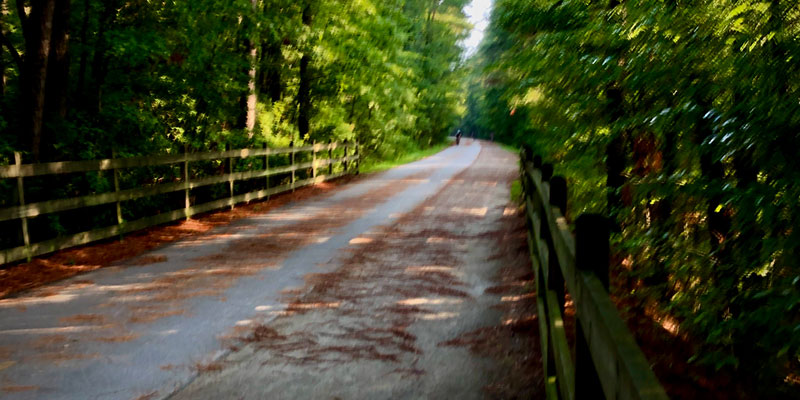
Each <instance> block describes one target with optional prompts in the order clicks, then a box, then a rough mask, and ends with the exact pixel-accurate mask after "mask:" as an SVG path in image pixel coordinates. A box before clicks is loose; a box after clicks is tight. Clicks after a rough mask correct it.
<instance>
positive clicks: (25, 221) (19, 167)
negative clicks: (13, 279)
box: [14, 151, 32, 262]
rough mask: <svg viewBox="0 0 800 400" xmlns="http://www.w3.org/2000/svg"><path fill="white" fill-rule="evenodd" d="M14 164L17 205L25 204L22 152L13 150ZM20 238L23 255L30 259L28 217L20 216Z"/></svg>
mask: <svg viewBox="0 0 800 400" xmlns="http://www.w3.org/2000/svg"><path fill="white" fill-rule="evenodd" d="M14 164H15V165H16V166H17V174H18V175H17V192H18V194H19V205H20V206H22V207H24V206H25V186H24V185H23V183H22V153H20V152H18V151H15V152H14ZM22 240H23V242H24V243H25V257H26V258H27V260H28V262H30V261H31V259H32V255H31V237H30V236H29V235H28V217H22Z"/></svg>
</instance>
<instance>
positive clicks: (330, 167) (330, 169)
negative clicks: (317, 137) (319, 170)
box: [328, 139, 333, 175]
mask: <svg viewBox="0 0 800 400" xmlns="http://www.w3.org/2000/svg"><path fill="white" fill-rule="evenodd" d="M332 145H333V140H331V139H328V175H333V162H332V161H331V160H333V149H332Z"/></svg>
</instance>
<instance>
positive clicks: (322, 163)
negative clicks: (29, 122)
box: [0, 142, 360, 265]
mask: <svg viewBox="0 0 800 400" xmlns="http://www.w3.org/2000/svg"><path fill="white" fill-rule="evenodd" d="M339 148H341V149H343V150H344V151H343V154H342V156H341V157H339V158H334V157H333V154H334V150H336V149H339ZM298 153H310V154H311V161H308V162H302V163H296V162H295V155H296V154H298ZM350 153H352V154H350ZM279 154H286V155H288V158H289V163H288V164H287V165H282V166H279V167H272V168H270V166H269V157H270V156H273V155H279ZM251 157H263V168H258V169H257V170H252V171H243V172H233V169H232V167H231V166H232V165H233V162H232V160H233V159H235V158H241V159H244V158H251ZM306 158H307V155H306ZM359 158H360V157H359V147H358V143H355V144H350V145H349V146H348V143H347V142H344V143H341V144H340V143H331V142H328V143H326V144H320V143H314V144H311V145H307V146H293V145H290V147H287V148H267V147H266V146H265V147H264V148H261V149H237V150H226V151H216V152H201V153H188V152H184V154H177V155H156V156H142V157H130V158H112V159H105V160H88V161H65V162H51V163H40V164H22V163H21V157H20V154H19V153H16V154H15V164H14V165H6V166H0V179H14V178H16V180H17V192H18V193H19V205H17V206H13V207H6V208H0V222H2V221H9V220H16V219H19V220H20V228H21V230H22V238H23V240H24V245H22V246H18V247H14V248H9V249H3V250H0V265H2V264H6V263H10V262H14V261H19V260H23V259H28V260H30V259H31V257H35V256H39V255H42V254H46V253H50V252H53V251H57V250H61V249H65V248H68V247H72V246H78V245H82V244H86V243H90V242H94V241H97V240H102V239H107V238H111V237H115V236H118V235H122V234H124V233H127V232H132V231H136V230H140V229H144V228H147V227H151V226H155V225H159V224H163V223H167V222H171V221H176V220H179V219H182V218H190V217H191V216H192V215H194V214H199V213H203V212H207V211H211V210H216V209H220V208H223V207H231V208H232V207H233V206H234V205H235V204H237V203H242V202H249V201H252V200H257V199H261V198H264V197H268V196H270V195H273V194H277V193H281V192H286V191H290V190H294V189H295V188H297V187H302V186H306V185H312V184H316V183H320V182H324V181H326V180H329V179H333V178H337V177H340V176H342V175H346V174H349V173H351V172H355V173H358V165H359ZM213 160H225V161H227V173H224V174H223V175H215V176H207V177H202V178H197V179H192V178H191V177H190V172H189V171H190V168H189V163H190V162H197V161H213ZM337 163H339V164H340V165H341V171H338V172H336V173H334V166H335V164H337ZM170 164H179V165H181V172H182V175H183V176H182V179H181V180H180V181H179V182H171V183H159V184H153V185H146V186H143V187H138V188H133V189H128V190H120V184H119V183H120V182H119V171H120V170H122V169H127V168H136V167H152V166H162V165H170ZM323 167H327V171H326V170H325V169H324V168H323ZM309 169H310V170H311V171H310V172H311V173H310V175H311V176H310V177H306V178H305V179H302V180H297V176H296V171H299V170H309ZM337 169H339V168H337ZM109 170H110V171H113V175H114V191H113V192H107V193H96V194H90V195H86V196H80V197H71V198H63V199H57V200H48V201H41V202H35V203H31V204H27V203H26V202H25V187H24V178H29V177H40V176H45V175H62V174H70V173H79V172H93V171H109ZM319 172H323V173H325V172H327V173H326V174H319ZM280 174H291V178H290V179H289V183H286V184H282V185H279V186H275V187H270V185H269V177H270V176H274V175H280ZM257 178H264V179H265V182H266V184H265V185H264V187H265V188H264V189H261V190H256V191H251V192H248V193H243V194H239V195H234V182H235V181H242V180H251V179H257ZM220 183H228V187H229V194H230V195H229V196H228V197H225V198H222V199H218V200H214V201H210V202H206V203H202V204H191V203H192V202H191V197H190V190H192V189H195V188H199V187H203V186H208V185H214V184H220ZM178 191H183V192H184V206H183V208H180V209H176V210H172V211H167V212H163V213H159V214H156V215H152V216H148V217H144V218H140V219H137V220H134V221H125V220H124V219H123V215H122V207H121V202H123V201H128V200H134V199H139V198H143V197H149V196H155V195H160V194H166V193H171V192H178ZM110 203H116V209H117V224H116V225H111V226H107V227H103V228H98V229H93V230H90V231H86V232H81V233H77V234H72V235H65V236H60V237H57V238H55V239H51V240H46V241H42V242H38V243H31V242H30V234H29V232H28V219H29V218H33V217H37V216H40V215H44V214H50V213H56V212H61V211H67V210H75V209H80V208H85V207H92V206H98V205H102V204H110Z"/></svg>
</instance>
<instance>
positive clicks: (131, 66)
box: [0, 0, 469, 247]
mask: <svg viewBox="0 0 800 400" xmlns="http://www.w3.org/2000/svg"><path fill="white" fill-rule="evenodd" d="M465 3H466V1H465V0H445V1H432V0H397V1H376V0H359V1H338V0H334V1H327V0H326V1H320V0H302V1H294V0H291V1H289V0H234V1H214V0H199V1H166V2H149V1H136V0H134V1H127V0H104V1H98V0H30V1H25V0H2V2H0V6H1V7H2V12H1V15H2V20H0V39H2V51H1V52H0V75H2V80H0V81H1V82H2V87H0V89H2V90H0V95H1V96H2V97H0V104H2V106H0V107H1V108H0V164H13V163H14V157H13V152H15V151H20V152H22V153H23V162H25V163H30V162H48V161H61V160H85V159H103V158H110V157H112V156H117V157H128V156H136V155H148V154H164V153H169V154H176V153H179V152H182V151H188V152H197V151H208V150H225V149H226V148H231V149H233V148H242V147H251V148H261V147H262V146H263V145H269V146H270V147H280V146H283V147H285V146H288V145H289V143H290V142H291V141H294V142H295V144H296V145H297V144H301V143H311V142H314V141H316V142H327V141H328V140H333V141H340V142H341V141H345V140H349V141H350V142H353V141H355V140H357V141H358V143H359V144H361V149H360V150H361V154H362V155H365V156H366V157H367V158H375V159H383V158H393V157H396V156H397V155H399V154H402V153H405V152H408V151H412V150H416V149H418V148H423V147H428V146H430V145H431V144H434V143H439V142H441V141H442V140H443V139H444V137H445V136H446V135H447V132H449V131H450V130H451V128H452V126H453V125H454V123H455V122H456V119H457V118H458V116H459V115H458V112H459V103H458V101H457V99H458V98H459V94H458V93H459V90H460V78H461V73H460V70H461V69H460V63H461V52H462V49H461V48H460V47H459V46H458V45H457V42H458V41H459V40H460V39H462V38H463V37H465V35H466V33H467V32H468V29H469V25H468V24H467V22H466V18H465V16H464V14H463V12H462V7H463V6H464V4H465ZM278 161H280V160H278ZM246 164H247V163H243V162H241V161H237V164H236V165H233V166H230V165H227V166H225V165H222V164H220V163H206V164H202V163H197V164H195V167H194V168H196V169H204V170H205V171H199V170H193V171H192V173H191V174H192V175H193V176H194V175H195V174H201V173H204V174H213V173H215V172H217V173H218V172H221V171H222V170H226V169H232V170H241V169H243V168H245V169H246V168H247V165H246ZM78 175H80V176H78ZM182 175H183V174H182V173H181V172H180V171H179V170H178V169H177V166H176V167H175V168H162V169H158V170H148V171H129V172H128V173H126V174H124V175H123V176H122V177H121V180H122V182H121V185H122V186H123V189H125V188H129V187H137V186H140V185H146V184H152V183H155V182H157V181H158V182H160V181H170V180H176V179H180V177H181V176H182ZM54 179H57V180H58V183H57V184H54V181H47V180H45V179H30V180H28V181H27V182H26V186H25V191H26V193H25V194H26V196H28V201H29V202H30V201H36V200H39V201H41V200H42V199H52V198H59V197H67V196H72V197H74V196H77V195H85V194H88V193H97V192H104V191H108V190H110V188H111V187H112V183H111V175H110V174H99V173H98V174H73V175H71V176H61V177H56V178H54ZM0 185H2V186H0V193H2V195H0V197H2V198H1V199H0V206H9V205H15V204H17V201H18V199H17V194H16V193H15V190H16V182H14V180H13V179H6V180H2V181H0ZM237 185H238V183H237ZM223 186H224V185H220V187H219V188H212V189H211V192H214V191H217V192H224V191H226V190H227V189H225V188H224V187H223ZM193 194H195V195H197V196H201V197H202V196H205V197H211V198H213V197H214V196H215V193H205V192H198V193H193ZM181 202H182V200H180V199H171V198H168V196H167V197H165V198H163V199H151V200H147V202H142V201H140V202H138V203H137V202H131V204H127V207H125V210H124V212H125V213H126V216H125V218H126V219H131V218H135V217H136V216H137V215H139V214H142V213H143V211H141V210H142V209H144V208H147V209H149V210H150V212H158V211H163V210H164V209H169V208H170V205H176V204H182V203H181ZM85 214H86V212H81V213H79V214H76V213H72V214H70V213H62V214H54V215H48V216H46V217H43V218H37V219H35V220H32V221H31V224H32V225H33V228H32V232H34V234H36V232H39V233H38V235H39V236H40V238H47V237H52V236H54V235H58V234H62V233H67V232H76V231H80V229H88V228H91V227H92V226H93V225H100V226H102V225H103V223H104V222H109V221H112V220H114V219H115V218H114V217H113V215H114V213H113V210H112V209H111V208H109V207H105V208H103V207H100V208H98V209H97V210H94V211H93V212H89V214H90V215H92V217H91V218H86V216H85ZM18 225H19V223H18V222H14V221H11V222H8V223H6V225H3V226H2V228H4V231H5V232H9V234H8V235H5V234H4V235H3V237H2V239H1V240H0V242H3V243H2V244H3V245H4V246H5V247H8V246H13V245H19V241H20V238H19V234H18V233H17V234H11V233H12V232H18V231H19V226H18Z"/></svg>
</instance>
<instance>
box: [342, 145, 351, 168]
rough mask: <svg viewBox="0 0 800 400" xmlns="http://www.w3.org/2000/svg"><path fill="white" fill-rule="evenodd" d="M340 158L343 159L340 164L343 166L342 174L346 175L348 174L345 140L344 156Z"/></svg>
mask: <svg viewBox="0 0 800 400" xmlns="http://www.w3.org/2000/svg"><path fill="white" fill-rule="evenodd" d="M342 157H344V161H343V162H342V165H343V166H344V173H345V174H346V173H348V172H350V171H348V169H347V139H345V141H344V156H342Z"/></svg>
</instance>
